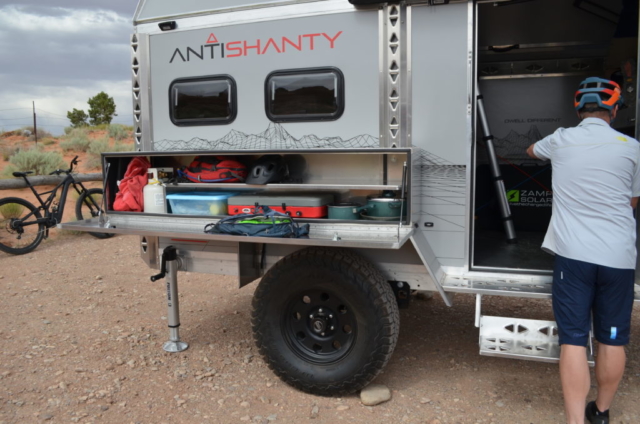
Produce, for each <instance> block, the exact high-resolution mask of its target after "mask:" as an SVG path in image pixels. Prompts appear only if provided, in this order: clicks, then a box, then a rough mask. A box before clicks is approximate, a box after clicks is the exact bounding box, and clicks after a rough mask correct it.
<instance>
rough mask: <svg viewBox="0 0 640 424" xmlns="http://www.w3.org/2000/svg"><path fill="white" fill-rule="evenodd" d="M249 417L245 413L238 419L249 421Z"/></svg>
mask: <svg viewBox="0 0 640 424" xmlns="http://www.w3.org/2000/svg"><path fill="white" fill-rule="evenodd" d="M250 419H251V417H250V416H248V415H245V416H244V417H240V421H249V420H250Z"/></svg>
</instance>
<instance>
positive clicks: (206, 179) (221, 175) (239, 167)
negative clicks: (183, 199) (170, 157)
mask: <svg viewBox="0 0 640 424" xmlns="http://www.w3.org/2000/svg"><path fill="white" fill-rule="evenodd" d="M178 176H180V177H183V178H186V179H188V180H189V181H192V182H194V183H243V182H244V181H245V180H246V178H247V167H246V166H245V165H244V164H242V163H240V162H238V161H237V160H235V159H232V158H228V157H226V156H196V158H195V159H194V160H193V162H191V163H190V164H189V166H187V167H186V168H184V169H180V170H178Z"/></svg>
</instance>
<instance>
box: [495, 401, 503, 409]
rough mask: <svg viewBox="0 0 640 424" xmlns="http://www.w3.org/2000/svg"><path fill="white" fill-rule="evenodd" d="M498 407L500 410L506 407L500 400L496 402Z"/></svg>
mask: <svg viewBox="0 0 640 424" xmlns="http://www.w3.org/2000/svg"><path fill="white" fill-rule="evenodd" d="M496 406H497V407H498V408H502V407H503V406H504V402H503V401H501V400H499V401H497V402H496Z"/></svg>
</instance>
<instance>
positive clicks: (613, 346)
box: [593, 266, 635, 412]
mask: <svg viewBox="0 0 640 424" xmlns="http://www.w3.org/2000/svg"><path fill="white" fill-rule="evenodd" d="M634 274H635V270H633V269H618V268H608V267H604V266H600V267H599V268H598V285H597V293H596V297H595V302H594V307H593V327H594V333H595V337H596V339H597V340H598V356H597V357H596V380H597V381H598V397H597V398H596V406H597V407H598V409H599V410H600V411H602V412H604V411H606V410H608V409H609V407H610V406H611V403H612V402H613V398H614V396H615V394H616V390H617V389H618V384H620V380H621V379H622V375H623V373H624V366H625V362H626V354H625V351H624V346H625V345H626V344H628V343H629V335H630V332H631V312H632V309H633V297H634V280H635V276H634Z"/></svg>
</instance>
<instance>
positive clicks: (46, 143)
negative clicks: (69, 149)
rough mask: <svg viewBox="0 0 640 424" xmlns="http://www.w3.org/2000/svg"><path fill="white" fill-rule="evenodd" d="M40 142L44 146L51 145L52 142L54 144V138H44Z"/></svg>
mask: <svg viewBox="0 0 640 424" xmlns="http://www.w3.org/2000/svg"><path fill="white" fill-rule="evenodd" d="M41 143H42V144H44V145H45V146H51V145H52V144H56V140H55V139H53V138H45V139H44V140H42V142H41Z"/></svg>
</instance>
